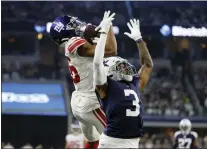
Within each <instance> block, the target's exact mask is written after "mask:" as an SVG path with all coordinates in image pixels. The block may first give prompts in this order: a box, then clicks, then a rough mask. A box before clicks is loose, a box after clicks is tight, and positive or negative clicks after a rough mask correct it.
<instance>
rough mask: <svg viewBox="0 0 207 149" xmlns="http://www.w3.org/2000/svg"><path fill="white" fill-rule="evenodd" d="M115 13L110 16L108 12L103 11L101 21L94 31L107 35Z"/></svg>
mask: <svg viewBox="0 0 207 149" xmlns="http://www.w3.org/2000/svg"><path fill="white" fill-rule="evenodd" d="M114 16H115V13H113V14H112V15H110V11H105V13H104V17H103V20H102V21H101V23H100V24H99V26H97V27H96V29H95V31H98V32H100V33H106V34H108V32H109V29H110V26H111V24H112V23H111V21H112V20H114Z"/></svg>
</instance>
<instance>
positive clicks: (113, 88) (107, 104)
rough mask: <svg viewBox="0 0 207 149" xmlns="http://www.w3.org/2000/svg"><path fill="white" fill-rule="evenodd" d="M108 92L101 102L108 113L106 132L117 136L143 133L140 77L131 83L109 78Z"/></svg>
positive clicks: (126, 137) (132, 136) (124, 137)
mask: <svg viewBox="0 0 207 149" xmlns="http://www.w3.org/2000/svg"><path fill="white" fill-rule="evenodd" d="M107 82H108V92H107V95H106V97H105V98H104V99H100V98H99V96H98V98H99V101H100V104H101V106H102V108H103V110H104V112H105V114H106V121H107V126H106V128H105V130H104V133H105V134H106V135H107V136H111V137H115V138H123V139H129V138H136V137H141V136H142V135H143V121H142V117H141V113H142V112H141V111H142V110H141V109H142V102H141V100H140V93H139V85H138V77H134V78H133V81H132V82H131V83H128V84H126V83H124V82H122V81H114V80H112V79H111V78H109V77H108V78H107Z"/></svg>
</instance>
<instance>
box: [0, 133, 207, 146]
mask: <svg viewBox="0 0 207 149" xmlns="http://www.w3.org/2000/svg"><path fill="white" fill-rule="evenodd" d="M173 142H174V138H173V135H172V136H168V135H166V134H164V133H145V134H144V136H143V137H142V138H141V139H140V144H139V148H151V149H170V148H172V146H173ZM198 147H199V148H207V135H206V136H203V137H200V136H199V137H198ZM43 148H44V145H42V144H39V145H36V146H34V145H32V144H30V143H26V144H24V145H23V146H22V147H20V149H43ZM2 149H15V146H14V145H13V144H12V143H10V142H7V143H4V142H3V143H2ZM49 149H62V147H55V148H54V146H53V145H50V147H49Z"/></svg>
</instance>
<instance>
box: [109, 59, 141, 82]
mask: <svg viewBox="0 0 207 149" xmlns="http://www.w3.org/2000/svg"><path fill="white" fill-rule="evenodd" d="M109 74H110V75H109V77H112V79H114V80H118V81H120V80H124V81H128V82H130V81H132V79H133V76H134V75H136V74H137V73H136V69H135V67H134V66H133V65H131V64H130V63H128V62H127V61H126V60H119V61H116V64H115V65H113V66H111V67H110V68H109Z"/></svg>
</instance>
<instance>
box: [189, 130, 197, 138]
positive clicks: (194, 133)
mask: <svg viewBox="0 0 207 149" xmlns="http://www.w3.org/2000/svg"><path fill="white" fill-rule="evenodd" d="M190 133H191V134H192V135H193V136H194V137H195V138H198V134H197V132H195V131H191V132H190Z"/></svg>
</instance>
